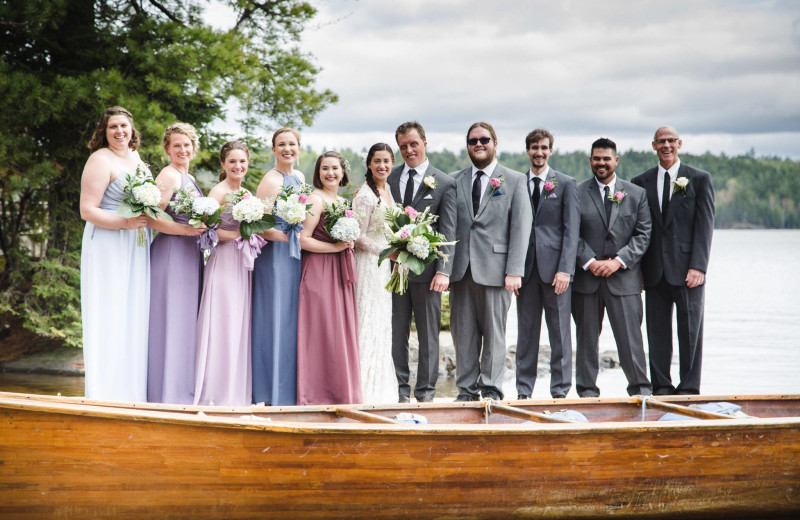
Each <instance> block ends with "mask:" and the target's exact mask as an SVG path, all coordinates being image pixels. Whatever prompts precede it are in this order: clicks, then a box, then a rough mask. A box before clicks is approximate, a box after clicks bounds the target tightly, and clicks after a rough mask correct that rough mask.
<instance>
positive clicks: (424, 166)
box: [402, 159, 431, 184]
mask: <svg viewBox="0 0 800 520" xmlns="http://www.w3.org/2000/svg"><path fill="white" fill-rule="evenodd" d="M430 164H431V163H430V161H428V159H425V162H424V163H422V164H420V165H419V166H417V167H416V168H411V166H409V165H408V164H404V165H403V173H402V175H403V177H405V178H408V170H414V171H416V172H417V177H415V178H414V179H415V181H414V184H417V182H416V179H417V178H419V179H421V178H423V177H424V176H425V172H426V171H428V166H429V165H430Z"/></svg>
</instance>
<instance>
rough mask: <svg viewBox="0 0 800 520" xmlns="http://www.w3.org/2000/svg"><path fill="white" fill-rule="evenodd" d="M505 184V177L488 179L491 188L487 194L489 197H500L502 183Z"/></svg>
mask: <svg viewBox="0 0 800 520" xmlns="http://www.w3.org/2000/svg"><path fill="white" fill-rule="evenodd" d="M504 182H506V178H505V176H504V175H503V176H500V177H492V178H491V179H489V186H491V188H492V191H491V193H489V195H490V196H492V197H494V196H495V195H502V194H503V191H502V190H501V189H500V188H502V187H503V183H504Z"/></svg>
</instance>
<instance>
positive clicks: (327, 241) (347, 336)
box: [297, 152, 362, 404]
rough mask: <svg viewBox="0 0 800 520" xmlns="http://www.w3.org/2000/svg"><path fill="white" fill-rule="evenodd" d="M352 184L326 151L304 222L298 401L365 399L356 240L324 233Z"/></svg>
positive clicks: (337, 160) (339, 160)
mask: <svg viewBox="0 0 800 520" xmlns="http://www.w3.org/2000/svg"><path fill="white" fill-rule="evenodd" d="M347 182H348V177H347V172H346V171H345V161H344V157H342V156H341V155H340V154H339V153H337V152H325V153H324V154H322V155H321V156H320V157H319V159H317V164H316V166H315V167H314V187H315V188H317V189H316V190H314V192H313V193H312V194H311V195H310V196H309V201H310V202H312V203H313V207H312V208H311V213H312V214H311V215H309V216H308V217H306V220H305V221H304V222H303V230H302V231H301V232H300V246H301V247H302V248H303V271H302V276H301V281H300V295H299V299H298V307H299V308H298V328H297V404H340V403H360V402H361V401H362V398H361V372H360V366H359V357H358V318H357V316H356V312H357V311H356V290H355V282H356V267H355V261H354V259H353V242H336V241H334V240H333V239H332V238H331V237H330V236H329V235H328V233H327V232H326V231H325V227H324V226H325V213H324V210H325V204H324V203H326V202H327V203H329V204H330V203H332V202H335V201H336V200H337V199H338V196H337V192H338V189H339V186H346V185H347Z"/></svg>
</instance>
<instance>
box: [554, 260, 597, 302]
mask: <svg viewBox="0 0 800 520" xmlns="http://www.w3.org/2000/svg"><path fill="white" fill-rule="evenodd" d="M592 264H594V262H592ZM590 267H591V266H590ZM553 287H554V288H555V291H556V294H562V293H564V291H566V290H567V288H568V287H569V275H568V274H567V273H556V276H555V278H553Z"/></svg>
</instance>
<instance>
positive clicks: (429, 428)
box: [0, 392, 800, 520]
mask: <svg viewBox="0 0 800 520" xmlns="http://www.w3.org/2000/svg"><path fill="white" fill-rule="evenodd" d="M720 401H726V402H730V403H734V404H737V405H739V406H741V407H742V410H741V411H742V412H744V413H745V414H747V415H749V416H751V417H746V418H740V417H731V416H728V415H721V414H718V413H715V412H709V411H703V410H697V409H693V408H690V406H692V405H698V404H701V403H712V402H720ZM562 409H570V410H574V411H577V412H580V413H581V414H583V415H584V416H585V417H586V418H587V419H588V420H589V422H572V421H569V420H568V419H564V418H563V417H562V418H559V417H558V416H557V415H558V414H555V412H558V411H559V410H562ZM401 413H414V414H417V415H421V416H424V417H425V418H426V419H427V421H428V424H406V423H399V422H398V421H397V420H395V419H394V417H396V416H398V414H401ZM665 413H678V414H681V415H684V416H686V420H677V421H659V420H658V419H660V418H661V417H662V416H663V415H664V414H665ZM554 415H556V416H555V417H554ZM697 419H700V420H697ZM798 514H800V396H798V395H790V396H741V397H737V396H714V397H708V396H693V397H684V396H681V397H677V396H676V397H663V398H658V399H653V398H647V399H643V398H640V397H632V398H619V399H604V398H597V399H581V400H577V399H575V400H570V399H568V400H541V401H513V402H476V403H432V404H405V405H392V406H366V405H364V406H316V407H275V408H270V407H263V406H253V407H241V408H224V407H196V406H168V405H150V404H131V403H110V402H100V401H91V400H87V399H82V398H65V397H45V396H35V395H27V394H12V393H2V392H0V518H3V519H25V520H29V519H37V518H47V519H51V518H59V519H70V518H80V519H85V518H92V519H100V518H114V519H124V518H136V519H145V518H170V519H176V518H178V519H181V518H186V519H190V518H191V519H198V518H259V519H261V518H536V517H547V518H599V517H622V518H657V517H673V518H674V517H681V518H684V517H692V518H694V517H708V516H718V517H724V518H731V517H737V516H749V517H753V518H764V517H769V518H774V517H776V516H785V517H791V518H796V517H797V515H798Z"/></svg>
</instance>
